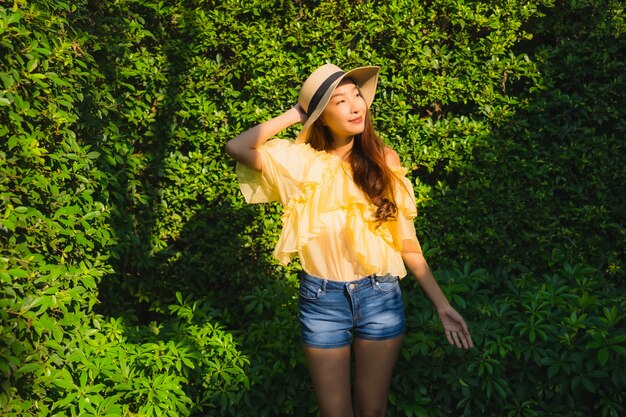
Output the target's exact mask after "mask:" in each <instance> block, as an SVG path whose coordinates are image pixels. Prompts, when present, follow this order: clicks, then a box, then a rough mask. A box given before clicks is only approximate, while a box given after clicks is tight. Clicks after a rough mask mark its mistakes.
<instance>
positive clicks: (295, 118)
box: [224, 104, 306, 171]
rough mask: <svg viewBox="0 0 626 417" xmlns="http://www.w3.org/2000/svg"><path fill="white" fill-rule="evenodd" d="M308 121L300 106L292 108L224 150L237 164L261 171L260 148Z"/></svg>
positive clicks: (237, 138) (232, 141) (241, 137)
mask: <svg viewBox="0 0 626 417" xmlns="http://www.w3.org/2000/svg"><path fill="white" fill-rule="evenodd" d="M305 120H306V114H305V113H304V112H303V111H302V109H301V108H300V105H299V104H297V105H296V106H294V107H292V108H291V109H289V110H287V111H286V112H284V113H282V114H281V115H279V116H276V117H274V118H273V119H270V120H268V121H266V122H263V123H261V124H259V125H256V126H254V127H252V128H250V129H248V130H246V131H245V132H243V133H241V134H239V135H238V136H236V137H235V138H234V139H231V140H229V141H228V142H227V143H226V146H225V148H224V150H225V151H226V153H227V154H228V155H230V156H231V157H232V158H233V159H235V160H236V161H237V162H241V163H242V164H244V165H246V166H247V167H250V168H252V169H255V170H257V171H260V170H261V168H262V164H261V157H260V155H259V150H258V148H259V147H260V146H261V145H263V144H264V143H265V142H267V140H268V139H270V138H271V137H273V136H274V135H276V134H277V133H279V132H281V131H283V130H285V129H287V128H288V127H289V126H292V125H294V124H296V123H299V122H302V123H304V121H305Z"/></svg>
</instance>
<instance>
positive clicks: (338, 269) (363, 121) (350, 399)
mask: <svg viewBox="0 0 626 417" xmlns="http://www.w3.org/2000/svg"><path fill="white" fill-rule="evenodd" d="M378 70H379V68H378V67H360V68H356V69H353V70H351V71H348V72H344V71H343V70H341V69H340V68H339V67H337V66H335V65H332V64H326V65H323V66H322V67H320V68H318V69H317V70H315V71H314V72H313V73H312V74H311V75H310V76H309V78H308V79H307V80H306V81H305V83H304V84H303V85H302V88H301V90H300V94H299V99H298V104H297V105H296V106H294V107H293V108H291V109H289V110H287V111H286V112H284V113H283V114H281V115H279V116H277V117H275V118H273V119H271V120H268V121H266V122H264V123H261V124H260V125H257V126H255V127H253V128H251V129H249V130H247V131H245V132H243V133H242V134H240V135H239V136H237V137H236V138H234V139H232V140H231V141H229V142H228V143H227V144H226V152H227V153H228V154H229V155H231V156H232V157H233V158H234V159H235V160H237V161H238V162H239V164H237V174H238V178H239V182H240V186H241V190H242V192H243V194H244V196H245V197H246V200H247V201H248V202H249V203H261V202H268V201H280V202H282V203H283V204H284V214H283V217H282V220H283V230H282V233H281V236H280V239H279V241H278V243H277V245H276V248H275V251H274V255H275V256H276V257H277V258H278V260H279V261H280V262H281V263H282V264H287V263H288V262H289V261H290V260H291V259H292V257H293V256H294V255H295V254H297V255H298V256H299V259H300V262H301V264H302V269H303V272H302V274H301V277H300V297H299V299H300V324H301V334H302V343H303V346H304V352H305V356H306V358H307V362H308V365H309V371H310V374H311V378H312V381H313V385H314V388H315V394H316V398H317V401H318V404H319V410H320V415H321V416H323V417H331V416H337V417H352V416H354V415H356V416H360V417H365V416H384V415H385V411H386V408H387V394H388V390H389V384H390V381H391V375H392V371H393V367H394V364H395V362H396V359H397V356H398V353H399V351H400V347H401V344H402V337H403V333H404V327H405V324H404V306H403V304H402V299H401V293H400V286H399V283H398V280H399V279H400V278H402V277H404V276H405V275H406V273H407V271H406V269H405V265H406V266H407V267H408V268H409V269H410V271H411V272H412V273H413V275H415V277H417V279H418V281H419V283H420V285H421V287H422V288H423V290H424V292H425V293H426V295H427V296H428V297H429V298H430V300H431V301H432V302H433V304H434V305H435V307H436V308H437V312H438V314H439V317H440V319H441V322H442V323H443V327H444V330H445V333H446V336H447V339H448V341H449V343H450V344H452V345H455V346H457V347H459V348H465V349H468V348H471V347H472V345H473V344H472V339H471V337H470V334H469V331H468V328H467V325H466V324H465V321H464V320H463V318H462V317H461V316H460V315H459V313H457V312H456V311H455V310H454V309H453V308H452V307H451V306H450V303H449V302H448V300H447V299H446V297H445V295H444V294H443V292H442V291H441V289H440V287H439V285H438V284H437V282H436V281H435V278H434V277H433V275H432V273H431V272H430V270H429V268H428V265H427V263H426V260H425V259H424V256H423V255H422V251H421V248H420V244H419V242H418V240H417V237H416V235H415V228H414V224H413V218H414V217H415V216H416V215H417V210H416V205H415V197H414V193H413V189H412V186H411V182H410V181H409V180H408V179H407V178H406V177H405V174H406V170H404V169H403V168H402V167H401V165H400V159H399V158H398V155H397V154H396V153H395V152H394V151H393V150H392V149H390V148H388V147H386V146H384V145H383V143H382V142H381V141H380V139H379V138H378V137H377V135H376V134H375V132H374V130H373V128H372V124H371V119H370V113H369V107H370V105H371V103H372V101H373V99H374V94H375V90H376V84H377V82H378ZM296 123H303V127H302V131H301V132H300V134H299V135H298V137H297V138H296V140H295V142H292V141H288V140H283V139H275V140H271V141H268V139H270V138H271V137H273V136H274V135H276V134H277V133H279V132H281V131H283V130H284V129H286V128H288V127H290V126H292V125H294V124H296ZM351 346H352V351H351ZM352 352H353V353H354V364H355V365H354V366H355V368H354V395H352V392H351V387H350V355H351V353H352Z"/></svg>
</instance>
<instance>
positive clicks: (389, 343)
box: [354, 336, 403, 417]
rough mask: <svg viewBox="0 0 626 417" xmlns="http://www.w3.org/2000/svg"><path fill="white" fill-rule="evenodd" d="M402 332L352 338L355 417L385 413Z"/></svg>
mask: <svg viewBox="0 0 626 417" xmlns="http://www.w3.org/2000/svg"><path fill="white" fill-rule="evenodd" d="M402 338H403V336H398V337H396V338H394V339H389V340H364V339H359V338H356V339H355V341H354V361H355V370H354V372H355V373H354V397H355V408H356V416H357V417H384V416H385V412H386V411H387V395H388V393H389V384H390V383H391V375H392V374H393V368H394V365H395V363H396V359H397V358H398V354H399V353H400V348H401V347H402Z"/></svg>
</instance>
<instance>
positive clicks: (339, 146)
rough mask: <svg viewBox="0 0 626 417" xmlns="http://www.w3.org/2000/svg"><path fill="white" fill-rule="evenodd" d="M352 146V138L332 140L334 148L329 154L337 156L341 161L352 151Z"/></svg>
mask: <svg viewBox="0 0 626 417" xmlns="http://www.w3.org/2000/svg"><path fill="white" fill-rule="evenodd" d="M353 144H354V136H349V137H346V138H341V139H338V138H334V146H333V148H332V149H331V150H330V151H329V152H330V153H332V154H334V155H337V156H338V157H340V158H341V159H345V158H346V156H348V154H349V153H350V151H351V150H352V145H353Z"/></svg>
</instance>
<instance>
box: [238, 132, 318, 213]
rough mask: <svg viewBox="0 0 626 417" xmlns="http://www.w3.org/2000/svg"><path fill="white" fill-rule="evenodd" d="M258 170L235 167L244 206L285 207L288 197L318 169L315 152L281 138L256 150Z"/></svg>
mask: <svg viewBox="0 0 626 417" xmlns="http://www.w3.org/2000/svg"><path fill="white" fill-rule="evenodd" d="M259 151H260V153H261V161H262V169H261V171H256V170H254V169H251V168H248V167H246V166H245V165H243V164H240V163H238V164H237V169H236V171H237V179H238V181H239V188H240V189H241V192H242V194H243V195H244V197H245V199H246V201H247V202H248V203H267V202H270V201H279V202H281V203H283V204H286V203H287V201H289V199H290V198H291V196H292V195H293V194H294V193H295V192H296V191H298V190H299V189H300V188H301V187H302V185H303V184H304V183H306V181H307V177H310V176H312V175H315V174H316V172H315V171H316V170H320V169H321V167H320V166H319V164H316V163H315V155H316V151H315V150H314V149H313V148H311V147H310V146H309V145H307V144H304V143H301V144H296V143H294V142H291V141H289V140H285V139H273V140H270V141H268V142H266V143H265V144H263V146H261V147H260V148H259Z"/></svg>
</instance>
